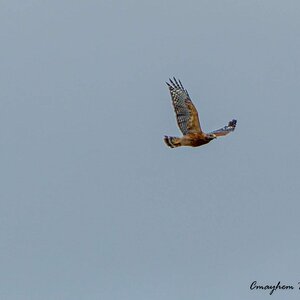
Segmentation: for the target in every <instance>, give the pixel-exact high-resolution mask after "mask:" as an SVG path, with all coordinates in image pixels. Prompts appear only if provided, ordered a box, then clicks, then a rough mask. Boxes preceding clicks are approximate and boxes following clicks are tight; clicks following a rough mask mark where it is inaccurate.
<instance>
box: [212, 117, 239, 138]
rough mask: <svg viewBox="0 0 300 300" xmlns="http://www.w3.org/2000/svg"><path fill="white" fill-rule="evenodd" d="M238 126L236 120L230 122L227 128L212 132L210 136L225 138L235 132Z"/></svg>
mask: <svg viewBox="0 0 300 300" xmlns="http://www.w3.org/2000/svg"><path fill="white" fill-rule="evenodd" d="M235 126H236V120H234V119H233V120H231V121H230V122H228V125H227V126H224V127H223V128H220V129H218V130H215V131H212V132H210V134H215V135H216V136H224V135H226V134H228V133H230V132H232V131H234V129H235Z"/></svg>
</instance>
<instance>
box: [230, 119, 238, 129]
mask: <svg viewBox="0 0 300 300" xmlns="http://www.w3.org/2000/svg"><path fill="white" fill-rule="evenodd" d="M236 123H237V120H235V119H232V120H231V121H230V122H229V123H228V126H231V127H235V126H236Z"/></svg>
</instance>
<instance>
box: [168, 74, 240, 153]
mask: <svg viewBox="0 0 300 300" xmlns="http://www.w3.org/2000/svg"><path fill="white" fill-rule="evenodd" d="M173 80H174V81H172V80H171V79H170V83H168V82H166V83H167V85H168V87H169V90H170V93H171V98H172V103H173V107H174V110H175V114H176V120H177V124H178V127H179V129H180V130H181V132H182V133H183V136H182V137H181V138H179V137H170V136H165V137H164V141H165V143H166V144H167V145H168V146H169V147H171V148H176V147H180V146H191V147H198V146H202V145H205V144H207V143H209V142H210V141H212V140H213V139H215V138H217V137H219V136H224V135H227V134H228V133H230V132H232V131H234V129H235V126H236V120H234V119H233V120H231V121H230V122H229V123H228V125H227V126H224V127H223V128H220V129H218V130H215V131H212V132H210V133H204V132H203V131H202V129H201V126H200V121H199V117H198V112H197V109H196V107H195V106H194V104H193V102H192V100H191V98H190V96H189V94H188V92H187V90H186V89H185V88H184V87H183V85H182V83H181V82H180V80H178V81H177V80H176V78H175V77H173Z"/></svg>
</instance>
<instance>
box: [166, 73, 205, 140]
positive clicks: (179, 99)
mask: <svg viewBox="0 0 300 300" xmlns="http://www.w3.org/2000/svg"><path fill="white" fill-rule="evenodd" d="M173 79H174V81H172V80H171V79H170V83H168V82H166V83H167V85H168V86H169V90H170V93H171V98H172V103H173V106H174V110H175V113H176V119H177V124H178V126H179V128H180V130H181V131H182V133H183V134H184V135H186V134H187V133H201V132H202V130H201V127H200V122H199V118H198V112H197V109H196V107H195V106H194V104H193V102H192V100H191V99H190V96H189V94H188V92H187V90H185V89H184V87H183V85H182V83H181V82H180V80H178V82H179V83H178V82H177V80H176V78H175V77H173Z"/></svg>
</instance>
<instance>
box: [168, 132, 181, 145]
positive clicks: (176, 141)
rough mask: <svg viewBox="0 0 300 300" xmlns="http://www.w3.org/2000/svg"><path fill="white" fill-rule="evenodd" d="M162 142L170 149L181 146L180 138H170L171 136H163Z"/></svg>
mask: <svg viewBox="0 0 300 300" xmlns="http://www.w3.org/2000/svg"><path fill="white" fill-rule="evenodd" d="M164 141H165V143H166V144H167V146H169V147H170V148H176V147H180V146H181V143H180V138H177V137H172V136H166V135H165V137H164Z"/></svg>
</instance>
